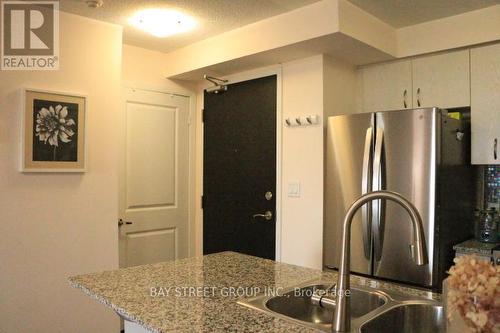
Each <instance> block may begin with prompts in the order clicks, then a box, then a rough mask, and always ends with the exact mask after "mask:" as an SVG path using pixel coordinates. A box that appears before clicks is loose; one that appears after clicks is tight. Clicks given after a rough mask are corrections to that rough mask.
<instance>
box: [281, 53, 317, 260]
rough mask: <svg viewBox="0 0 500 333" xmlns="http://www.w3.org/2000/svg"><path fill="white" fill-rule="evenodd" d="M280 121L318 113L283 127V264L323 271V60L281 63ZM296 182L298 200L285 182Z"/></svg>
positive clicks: (313, 59) (312, 58) (307, 59)
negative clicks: (315, 121)
mask: <svg viewBox="0 0 500 333" xmlns="http://www.w3.org/2000/svg"><path fill="white" fill-rule="evenodd" d="M282 75H283V76H282V80H283V117H284V118H287V117H291V116H300V115H304V116H305V115H309V114H317V115H318V116H319V117H320V124H319V125H317V126H307V127H284V128H283V147H282V154H283V167H282V181H283V184H282V190H281V192H282V212H281V216H282V226H281V232H282V235H281V260H282V261H283V262H286V263H291V264H296V265H301V266H307V267H313V268H321V263H322V253H323V126H322V123H323V93H324V92H323V56H322V55H318V56H314V57H310V58H306V59H302V60H298V61H293V62H289V63H285V64H283V74H282ZM290 182H300V192H301V194H300V197H299V198H293V197H288V196H287V192H288V184H289V183H290Z"/></svg>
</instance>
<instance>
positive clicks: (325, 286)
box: [238, 281, 445, 333]
mask: <svg viewBox="0 0 500 333" xmlns="http://www.w3.org/2000/svg"><path fill="white" fill-rule="evenodd" d="M333 287H334V285H333V284H332V283H324V282H322V281H316V282H309V283H305V284H303V285H299V286H296V287H291V288H288V289H286V290H283V291H282V292H280V293H279V295H262V296H257V297H254V298H248V299H242V300H240V301H238V304H240V305H243V306H247V307H249V308H252V309H255V310H259V311H263V312H266V313H268V314H271V315H274V316H276V317H279V318H282V319H285V320H288V321H292V322H295V323H297V324H300V325H303V326H307V327H310V328H313V329H316V330H319V331H324V332H332V321H333V307H335V297H332V296H328V294H329V293H328V292H329V291H331V290H333V289H332V288H333ZM350 291H351V294H350V297H351V318H352V319H351V332H357V333H378V332H381V333H382V332H383V333H391V332H394V333H396V332H397V333H400V332H405V333H433V332H439V333H441V332H445V316H444V311H443V307H442V305H441V303H439V302H437V301H433V300H430V299H426V298H419V297H415V296H408V295H405V294H403V293H399V292H395V291H390V290H382V289H373V288H369V287H366V286H357V285H354V286H352V287H351V289H350ZM324 295H327V296H324Z"/></svg>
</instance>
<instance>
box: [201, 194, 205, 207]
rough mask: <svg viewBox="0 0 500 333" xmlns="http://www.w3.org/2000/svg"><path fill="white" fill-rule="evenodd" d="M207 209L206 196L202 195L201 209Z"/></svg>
mask: <svg viewBox="0 0 500 333" xmlns="http://www.w3.org/2000/svg"><path fill="white" fill-rule="evenodd" d="M204 208H205V196H204V195H202V196H201V209H204Z"/></svg>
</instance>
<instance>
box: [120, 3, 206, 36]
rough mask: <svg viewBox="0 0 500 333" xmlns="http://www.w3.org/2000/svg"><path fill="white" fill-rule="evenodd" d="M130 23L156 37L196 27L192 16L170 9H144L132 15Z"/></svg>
mask: <svg viewBox="0 0 500 333" xmlns="http://www.w3.org/2000/svg"><path fill="white" fill-rule="evenodd" d="M129 23H130V24H131V25H133V26H134V27H136V28H138V29H141V30H143V31H146V32H149V33H150V34H152V35H153V36H156V37H168V36H171V35H175V34H179V33H182V32H186V31H189V30H192V29H194V27H196V21H195V20H194V19H193V18H192V17H190V16H187V15H185V14H183V13H180V12H178V11H175V10H170V9H145V10H142V11H140V12H137V13H136V14H135V15H134V16H132V17H131V18H130V19H129Z"/></svg>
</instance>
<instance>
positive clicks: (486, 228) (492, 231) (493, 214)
mask: <svg viewBox="0 0 500 333" xmlns="http://www.w3.org/2000/svg"><path fill="white" fill-rule="evenodd" d="M475 220H476V221H475V230H474V231H475V232H474V234H475V237H476V239H477V240H478V241H480V242H485V243H496V242H499V241H500V237H499V234H498V224H499V223H498V222H499V216H498V212H497V210H496V209H495V208H488V209H484V210H476V211H475Z"/></svg>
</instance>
